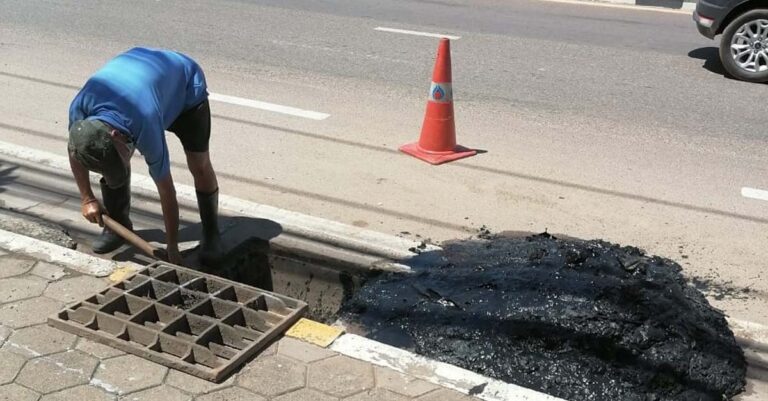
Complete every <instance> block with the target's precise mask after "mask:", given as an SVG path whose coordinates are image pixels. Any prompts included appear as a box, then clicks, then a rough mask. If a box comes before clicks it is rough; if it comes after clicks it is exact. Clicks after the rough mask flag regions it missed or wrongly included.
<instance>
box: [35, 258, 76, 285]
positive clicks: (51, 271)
mask: <svg viewBox="0 0 768 401" xmlns="http://www.w3.org/2000/svg"><path fill="white" fill-rule="evenodd" d="M30 273H32V274H34V275H35V276H37V277H40V278H44V279H46V280H48V281H55V280H58V279H60V278H62V277H64V276H66V275H67V271H66V270H65V269H64V268H63V267H59V266H56V265H52V264H50V263H45V262H37V264H36V265H35V267H33V268H32V270H31V271H30Z"/></svg>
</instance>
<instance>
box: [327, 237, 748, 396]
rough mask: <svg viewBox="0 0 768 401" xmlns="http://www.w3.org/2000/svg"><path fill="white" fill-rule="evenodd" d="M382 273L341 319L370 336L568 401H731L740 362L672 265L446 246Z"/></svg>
mask: <svg viewBox="0 0 768 401" xmlns="http://www.w3.org/2000/svg"><path fill="white" fill-rule="evenodd" d="M443 248H444V251H443V252H442V253H424V254H422V255H420V256H418V257H416V258H414V259H413V260H412V261H411V265H412V267H413V269H414V271H415V273H414V274H410V275H402V274H384V275H381V276H379V277H377V278H375V279H373V280H371V281H369V282H368V283H366V284H365V285H364V286H363V287H362V288H361V289H360V291H359V292H357V293H356V294H355V295H354V296H353V297H352V298H351V299H350V300H348V301H347V302H346V303H345V305H344V308H343V310H342V316H343V319H345V320H346V321H348V322H352V323H355V324H359V325H361V326H363V327H364V328H365V329H366V330H368V331H369V334H368V336H369V337H371V338H374V339H377V340H379V341H383V342H386V343H389V344H392V345H396V346H399V347H404V348H407V349H411V350H413V351H415V352H416V353H419V354H422V355H426V356H428V357H431V358H433V359H437V360H440V361H443V362H447V363H451V364H454V365H458V366H461V367H464V368H466V369H470V370H473V371H475V372H478V373H481V374H483V375H487V376H490V377H494V378H497V379H500V380H503V381H505V382H509V383H515V384H518V385H522V386H525V387H528V388H532V389H536V390H539V391H543V392H546V393H549V394H552V395H555V396H558V397H562V398H565V399H568V400H605V401H608V400H623V401H635V400H637V401H641V400H642V401H649V400H685V401H688V400H690V401H693V400H696V401H699V400H706V401H709V400H711V401H715V400H722V399H724V398H726V399H727V398H730V397H732V396H733V395H735V394H737V393H738V392H740V391H741V390H742V388H743V386H744V377H745V372H746V363H745V360H744V356H743V353H742V351H741V349H740V348H739V347H738V346H737V345H736V341H735V339H734V337H733V333H732V332H731V331H730V329H729V328H728V326H727V323H726V321H725V319H724V316H723V315H722V313H720V312H719V311H717V310H716V309H714V308H712V307H711V306H710V305H709V304H708V303H707V301H706V299H705V298H704V296H703V295H702V294H701V292H699V291H698V290H697V289H696V288H695V287H694V286H692V285H689V284H688V283H687V282H686V281H685V279H684V278H683V276H682V274H681V268H680V266H679V265H677V264H676V263H674V262H672V261H671V260H668V259H664V258H660V257H651V256H647V255H645V254H644V253H643V252H642V251H640V250H638V249H637V248H633V247H619V246H617V245H613V244H610V243H606V242H602V241H579V240H560V239H556V238H553V237H551V236H549V235H547V234H542V235H538V236H533V237H528V238H489V239H481V240H472V241H463V242H455V243H451V244H446V245H444V246H443Z"/></svg>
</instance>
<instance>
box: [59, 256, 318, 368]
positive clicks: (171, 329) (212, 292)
mask: <svg viewBox="0 0 768 401" xmlns="http://www.w3.org/2000/svg"><path fill="white" fill-rule="evenodd" d="M306 308H307V304H306V303H304V302H301V301H299V300H296V299H293V298H288V297H285V296H282V295H279V294H275V293H272V292H268V291H264V290H261V289H258V288H255V287H250V286H247V285H243V284H240V283H236V282H234V281H230V280H225V279H222V278H219V277H215V276H211V275H208V274H203V273H200V272H196V271H194V270H189V269H186V268H183V267H178V266H174V265H169V264H167V263H162V262H157V263H153V264H152V265H150V266H148V267H147V268H145V269H143V270H141V271H139V272H138V273H136V274H134V275H133V276H131V277H129V278H127V279H125V280H123V281H121V282H119V283H117V284H115V285H114V286H112V287H110V288H107V289H106V290H103V291H101V292H99V293H97V294H95V295H93V296H91V297H89V298H87V299H85V300H84V301H82V302H80V303H78V304H75V305H73V306H72V307H69V308H66V309H64V310H63V311H61V312H59V313H58V314H57V315H56V316H53V317H50V318H49V319H48V324H50V325H51V326H53V327H56V328H59V329H61V330H64V331H68V332H70V333H73V334H77V335H80V336H84V337H87V338H90V339H93V340H95V341H98V342H101V343H103V344H107V345H110V346H112V347H114V348H117V349H120V350H122V351H125V352H129V353H132V354H135V355H138V356H140V357H143V358H146V359H149V360H151V361H154V362H157V363H160V364H163V365H166V366H169V367H172V368H174V369H178V370H181V371H184V372H187V373H189V374H192V375H195V376H198V377H201V378H203V379H206V380H211V381H216V382H219V381H221V380H223V379H224V378H225V377H226V376H227V375H228V374H229V373H230V372H232V370H233V369H235V368H236V367H238V366H239V365H240V364H242V363H243V362H245V361H246V360H247V359H248V358H249V357H251V356H253V355H254V354H256V353H257V352H258V351H259V350H260V349H261V348H263V347H264V346H266V345H267V344H268V343H269V342H270V341H271V340H272V339H273V338H275V337H276V336H277V335H279V334H280V333H282V332H283V331H285V330H287V329H288V328H289V327H290V326H291V325H292V324H293V323H295V322H296V321H297V320H298V319H299V318H300V317H301V316H302V315H303V313H304V311H305V309H306Z"/></svg>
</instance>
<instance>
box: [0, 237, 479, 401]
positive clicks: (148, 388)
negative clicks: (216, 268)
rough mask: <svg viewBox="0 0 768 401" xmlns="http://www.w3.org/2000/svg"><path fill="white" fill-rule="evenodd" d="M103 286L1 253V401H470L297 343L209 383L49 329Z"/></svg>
mask: <svg viewBox="0 0 768 401" xmlns="http://www.w3.org/2000/svg"><path fill="white" fill-rule="evenodd" d="M3 283H5V284H3ZM107 285H108V284H107V281H106V280H104V279H98V278H94V277H90V276H84V275H82V274H80V273H78V272H75V271H72V270H69V269H65V268H62V267H60V266H56V265H53V264H50V263H46V262H36V261H35V260H33V259H31V258H27V257H25V256H19V255H16V254H13V253H9V252H5V251H3V250H0V401H36V400H41V401H64V400H78V401H80V400H82V401H101V400H115V401H118V400H119V401H143V400H155V401H187V400H190V401H191V400H193V399H194V400H195V401H342V400H343V401H347V400H351V401H375V400H386V401H414V400H417V399H418V400H423V401H466V400H470V398H469V397H466V396H463V395H461V394H459V393H456V392H453V391H449V390H444V389H442V388H441V387H439V386H436V385H433V384H430V383H427V382H424V381H422V380H417V379H415V378H413V377H409V376H407V375H402V374H399V373H397V372H394V371H392V370H389V369H384V368H379V367H375V368H374V367H373V366H372V365H371V364H369V363H366V362H362V361H358V360H355V359H351V358H348V357H345V356H341V355H338V354H337V353H335V352H333V351H330V350H327V349H323V348H320V347H316V346H314V345H310V344H307V343H304V342H301V341H298V340H295V339H291V338H282V339H280V340H279V341H276V342H274V343H273V344H271V345H270V346H269V347H268V348H266V349H265V350H263V351H262V352H261V353H260V354H259V355H258V356H257V357H256V358H254V359H253V360H251V361H250V362H248V363H247V364H246V365H245V366H243V367H242V369H241V370H240V371H239V372H237V373H236V374H234V375H232V376H231V377H230V378H228V379H227V380H225V381H224V382H223V383H212V382H209V381H206V380H202V379H199V378H197V377H195V376H190V375H188V374H186V373H183V372H179V371H176V370H172V369H168V368H166V367H164V366H162V365H158V364H156V363H153V362H150V361H148V360H145V359H143V358H139V357H136V356H134V355H130V354H126V353H124V352H122V351H119V350H116V349H114V348H112V347H108V346H106V345H103V344H99V343H96V342H93V341H90V340H87V339H84V338H78V337H76V336H74V335H71V334H68V333H65V332H63V331H59V330H58V329H54V328H52V327H49V326H47V325H46V324H45V321H46V319H47V317H48V316H50V315H53V314H55V313H57V312H59V311H60V310H61V309H62V308H63V307H64V305H65V304H69V303H72V302H75V301H80V300H81V299H83V298H85V297H87V296H89V295H91V294H93V293H95V292H96V291H98V290H100V289H102V288H104V287H105V286H107ZM9 288H10V289H12V290H13V292H12V293H11V290H9Z"/></svg>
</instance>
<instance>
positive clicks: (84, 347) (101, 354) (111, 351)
mask: <svg viewBox="0 0 768 401" xmlns="http://www.w3.org/2000/svg"><path fill="white" fill-rule="evenodd" d="M75 348H77V349H78V350H80V351H83V352H85V353H86V354H88V355H93V356H95V357H96V358H99V359H108V358H113V357H116V356H120V355H125V352H123V351H120V350H119V349H117V348H112V347H110V346H108V345H104V344H99V343H97V342H93V341H91V340H87V339H85V338H81V339H80V340H79V341H78V342H77V346H76V347H75Z"/></svg>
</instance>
